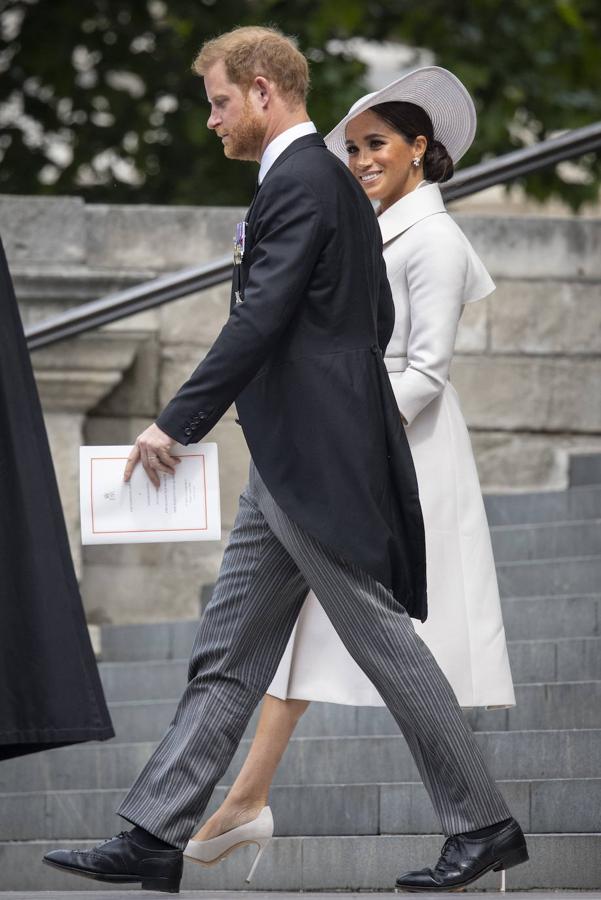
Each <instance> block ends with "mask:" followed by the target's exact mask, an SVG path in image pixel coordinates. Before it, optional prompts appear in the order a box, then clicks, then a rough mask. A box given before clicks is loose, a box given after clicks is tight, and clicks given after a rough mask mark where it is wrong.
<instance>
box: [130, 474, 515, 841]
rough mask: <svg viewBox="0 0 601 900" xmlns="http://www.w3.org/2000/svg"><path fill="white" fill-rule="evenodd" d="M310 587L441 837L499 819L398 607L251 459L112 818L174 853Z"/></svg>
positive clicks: (466, 735) (437, 678)
mask: <svg viewBox="0 0 601 900" xmlns="http://www.w3.org/2000/svg"><path fill="white" fill-rule="evenodd" d="M309 587H311V588H313V590H314V591H315V593H316V594H317V596H318V597H319V599H320V602H321V604H322V605H323V607H324V609H325V611H326V613H327V615H328V616H329V618H330V619H331V621H332V623H333V625H334V627H335V628H336V630H337V631H338V633H339V635H340V637H341V639H342V641H343V642H344V644H345V645H346V647H347V648H348V650H349V652H350V653H351V654H352V656H353V657H354V658H355V659H356V660H357V662H358V664H359V665H360V666H361V668H362V669H363V670H364V671H365V672H366V674H367V676H368V677H369V678H370V679H371V681H372V682H373V683H374V684H375V686H376V688H377V689H378V691H379V692H380V694H381V695H382V697H383V698H384V701H385V702H386V705H387V706H388V709H389V710H390V712H391V713H392V715H393V716H394V718H395V720H396V722H397V723H398V725H399V727H400V729H401V731H402V732H403V735H404V736H405V739H406V740H407V743H408V744H409V748H410V750H411V752H412V754H413V757H414V759H415V762H416V763H417V766H418V768H419V771H420V774H421V776H422V778H423V780H424V783H425V786H426V788H427V790H428V793H429V795H430V798H431V800H432V803H433V804H434V807H435V809H436V812H437V813H438V816H439V818H440V821H441V825H442V828H443V830H444V832H445V833H446V834H456V833H459V832H463V831H471V830H474V829H477V828H482V827H484V826H486V825H491V824H493V823H495V822H499V821H501V820H503V819H507V818H509V816H510V813H509V810H508V808H507V806H506V804H505V801H504V800H503V798H502V796H501V794H500V793H499V791H498V789H497V787H496V786H495V784H494V782H493V781H492V779H491V777H490V775H489V774H488V772H487V770H486V767H485V765H484V762H483V760H482V757H481V755H480V750H479V748H478V746H477V744H476V742H475V739H474V736H473V734H472V732H471V730H470V728H469V726H468V725H467V723H466V721H465V719H464V718H463V714H462V712H461V710H460V708H459V706H458V704H457V701H456V699H455V695H454V693H453V691H452V689H451V687H450V685H449V683H448V682H447V680H446V678H445V677H444V675H443V674H442V672H441V671H440V669H439V667H438V665H437V663H436V661H435V660H434V657H433V656H432V654H431V653H430V651H429V649H428V648H427V647H426V645H425V644H424V643H423V641H422V640H421V639H420V638H419V637H418V636H417V635H416V633H415V630H414V628H413V625H412V624H411V619H410V618H409V616H408V615H407V613H406V612H405V610H404V609H403V608H402V606H401V605H400V604H399V603H398V602H397V601H396V600H395V599H394V598H393V596H392V594H391V593H390V592H389V591H388V590H387V589H386V588H384V587H383V586H382V585H381V584H379V583H378V582H377V581H375V580H374V579H373V578H372V577H371V576H370V575H368V574H366V573H365V572H364V571H363V570H361V569H359V568H358V567H357V566H355V565H353V564H350V563H348V562H346V561H345V560H342V559H341V558H340V557H339V556H337V554H335V553H334V552H332V551H331V550H330V549H329V548H327V547H325V546H324V545H323V544H321V543H320V542H319V541H317V540H315V539H314V538H312V537H311V536H310V535H308V534H307V533H306V532H305V531H304V530H302V529H301V528H300V527H299V526H298V525H296V524H295V523H294V522H292V521H291V519H289V518H288V516H287V515H286V514H285V513H284V512H283V511H282V510H281V509H280V508H279V507H278V506H277V505H276V503H275V502H274V500H273V498H272V497H271V496H270V494H269V493H268V491H267V489H266V487H265V485H264V484H263V482H262V480H261V478H260V477H259V475H258V473H257V471H256V469H255V468H254V466H253V465H252V464H251V470H250V479H249V484H248V486H247V487H246V488H245V490H244V491H243V493H242V495H241V497H240V508H239V510H238V515H237V518H236V522H235V525H234V528H233V530H232V533H231V536H230V540H229V543H228V546H227V548H226V550H225V554H224V557H223V563H222V566H221V571H220V573H219V578H218V580H217V584H216V585H215V590H214V592H213V598H212V600H211V602H210V603H209V604H208V606H207V608H206V610H205V612H204V615H203V617H202V620H201V623H200V627H199V630H198V634H197V637H196V641H195V644H194V648H193V651H192V656H191V659H190V669H189V682H188V686H187V687H186V690H185V691H184V694H183V696H182V699H181V701H180V703H179V706H178V708H177V712H176V714H175V718H174V720H173V722H172V723H171V725H170V727H169V729H168V731H167V733H166V735H165V737H164V738H163V740H162V741H161V743H160V744H159V746H158V748H157V749H156V750H155V752H154V753H153V755H152V756H151V758H150V760H149V761H148V763H147V764H146V766H145V767H144V769H143V770H142V772H141V774H140V776H139V777H138V779H137V780H136V782H135V784H134V785H133V787H132V788H131V790H130V791H129V793H128V794H127V796H126V798H125V800H124V801H123V803H122V804H121V806H120V808H119V810H118V813H119V814H120V815H121V816H123V817H124V818H125V819H127V820H129V821H130V822H133V823H135V824H137V825H140V826H142V827H143V828H145V829H146V830H147V831H150V832H151V833H152V834H154V835H156V836H157V837H159V838H162V839H163V840H165V841H168V842H169V843H170V844H173V845H175V846H178V847H182V848H183V847H185V845H186V843H187V841H188V839H189V837H190V835H191V834H192V833H193V832H194V830H195V827H196V825H197V824H198V822H199V820H200V819H201V816H202V813H203V810H204V809H205V806H206V805H207V803H208V801H209V798H210V796H211V794H212V792H213V789H214V787H215V785H216V784H217V783H218V781H219V779H220V778H221V777H222V776H223V774H224V772H225V770H226V769H227V767H228V765H229V763H230V761H231V758H232V756H233V754H234V752H235V750H236V748H237V746H238V744H239V742H240V739H241V737H242V734H243V732H244V729H245V727H246V725H247V723H248V720H249V719H250V716H251V714H252V712H253V710H254V708H255V707H256V706H257V704H258V703H259V701H260V700H261V698H262V697H263V695H264V693H265V691H266V689H267V688H268V686H269V684H270V683H271V680H272V678H273V676H274V674H275V671H276V669H277V667H278V664H279V661H280V658H281V656H282V654H283V652H284V649H285V647H286V644H287V642H288V638H289V637H290V633H291V631H292V627H293V625H294V622H295V620H296V617H297V615H298V613H299V611H300V608H301V606H302V604H303V601H304V599H305V597H306V595H307V592H308V588H309Z"/></svg>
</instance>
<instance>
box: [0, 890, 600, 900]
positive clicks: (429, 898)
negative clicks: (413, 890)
mask: <svg viewBox="0 0 601 900" xmlns="http://www.w3.org/2000/svg"><path fill="white" fill-rule="evenodd" d="M134 890H135V888H134ZM246 895H248V896H249V897H252V900H299V895H298V893H296V892H291V891H288V892H286V891H181V893H180V894H179V895H178V896H179V897H180V898H181V900H209V898H210V897H215V898H216V900H240V898H244V897H245V896H246ZM131 896H132V891H131V889H130V890H128V891H124V890H111V891H0V900H38V898H39V897H42V898H43V900H130V898H131ZM302 896H303V900H341V898H343V897H344V898H346V900H399V894H395V893H392V892H389V891H380V892H377V893H376V892H374V891H361V892H360V893H353V892H351V891H346V892H342V891H336V892H335V893H327V892H325V891H324V892H323V893H322V892H313V893H311V892H307V891H305V892H303V895H302ZM420 896H421V897H422V898H423V900H440V898H441V897H442V898H443V900H444V898H445V897H449V898H451V897H456V894H453V893H444V894H421V895H420ZM470 897H471V898H472V900H490V892H486V893H484V892H482V891H473V892H470ZM547 897H549V898H552V900H601V891H548V890H547V891H511V900H546V898H547ZM143 900H165V894H161V893H156V892H155V891H145V892H144V896H143Z"/></svg>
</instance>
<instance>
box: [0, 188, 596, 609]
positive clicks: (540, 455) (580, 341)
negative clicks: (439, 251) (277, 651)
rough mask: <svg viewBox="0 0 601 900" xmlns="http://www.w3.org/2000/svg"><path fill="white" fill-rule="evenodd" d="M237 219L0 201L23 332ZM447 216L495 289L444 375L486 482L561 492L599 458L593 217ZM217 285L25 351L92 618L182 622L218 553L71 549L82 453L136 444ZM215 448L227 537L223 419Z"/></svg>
mask: <svg viewBox="0 0 601 900" xmlns="http://www.w3.org/2000/svg"><path fill="white" fill-rule="evenodd" d="M242 213H243V210H240V209H232V208H208V207H204V208H203V207H173V208H167V207H148V206H129V207H128V206H121V207H119V206H105V205H90V206H86V205H85V204H84V203H82V202H81V201H80V200H79V199H78V198H72V197H69V198H52V199H46V198H34V197H11V196H5V197H0V230H1V233H2V239H3V242H4V245H5V249H6V252H7V256H8V259H9V263H10V265H11V271H12V274H13V278H14V281H15V287H16V291H17V297H18V299H19V302H20V307H21V310H22V315H23V319H24V321H25V323H26V324H30V323H33V322H35V321H40V320H43V319H45V318H47V317H48V316H50V315H52V314H55V313H56V312H59V311H61V310H63V309H68V308H71V307H73V306H77V305H78V304H80V303H82V302H85V301H86V300H92V299H96V298H97V297H99V296H102V295H103V294H106V293H108V292H109V291H111V290H115V289H118V288H120V287H124V286H127V285H130V284H136V283H138V282H140V281H143V280H145V279H148V278H152V277H153V276H155V275H159V274H162V273H164V272H166V271H172V270H175V269H179V268H183V267H186V266H189V265H196V264H198V263H202V262H205V261H206V262H208V261H210V260H212V259H214V258H216V257H220V256H223V255H224V254H226V253H228V252H229V249H230V248H231V237H232V229H233V225H234V223H235V222H236V221H237V220H238V219H239V218H240V216H241V215H242ZM457 218H458V221H459V222H460V224H461V226H462V227H463V228H464V230H465V232H466V233H467V235H468V236H469V238H470V239H471V240H472V242H473V243H474V245H475V247H476V249H477V250H478V252H479V253H480V254H481V256H482V258H483V259H484V261H485V262H486V264H487V265H488V267H489V269H490V271H491V273H492V275H493V277H494V279H495V281H496V282H497V286H498V287H497V291H496V293H495V294H494V295H493V296H492V297H490V298H488V299H486V300H484V301H481V302H479V303H475V304H472V305H469V306H467V307H466V308H465V312H464V315H463V317H462V321H461V324H460V330H459V336H458V342H457V355H456V358H455V361H454V363H453V368H452V373H451V377H452V380H453V383H454V385H455V386H456V388H457V390H458V392H459V395H460V397H461V401H462V404H463V408H464V411H465V414H466V418H467V421H468V424H469V426H470V430H471V434H472V439H473V443H474V447H475V451H476V457H477V462H478V467H479V471H480V476H481V480H482V483H483V487H484V488H485V489H488V490H505V491H506V490H509V491H513V490H523V489H525V488H530V487H536V488H540V487H543V488H545V487H548V488H552V487H561V486H563V485H564V484H565V480H566V472H567V453H568V451H569V450H579V449H582V450H590V449H596V450H599V449H601V327H600V325H601V221H599V220H595V219H592V220H590V219H589V220H578V219H576V218H573V219H572V218H562V219H550V218H548V217H545V218H536V217H531V216H529V217H513V218H511V217H503V218H500V217H483V216H474V215H467V214H462V215H461V216H458V217H457ZM228 302H229V290H228V288H227V287H226V286H223V287H218V288H213V289H211V290H208V291H206V292H204V293H202V294H198V295H194V296H191V297H188V298H185V299H182V300H179V301H176V302H174V303H171V304H169V305H167V306H164V307H162V308H159V309H157V310H153V311H150V312H146V313H142V314H139V315H136V316H133V317H131V318H130V319H125V320H123V321H121V322H116V323H114V324H113V325H111V326H109V327H107V328H103V329H101V330H99V331H97V332H95V333H94V334H92V335H86V336H82V337H80V338H77V339H72V340H69V341H64V342H62V343H60V344H57V345H55V346H53V347H51V348H48V349H45V350H40V351H36V352H34V354H33V361H34V367H35V371H36V378H37V380H38V385H39V388H40V393H41V396H42V402H43V405H44V410H45V415H46V421H47V426H48V431H49V436H50V441H51V445H52V448H53V454H54V460H55V466H56V469H57V474H58V478H59V484H60V487H61V492H62V496H63V502H64V506H65V512H66V517H67V522H68V526H69V531H70V536H71V543H72V548H73V553H74V558H75V560H76V564H77V566H78V570H79V573H80V579H81V585H82V592H83V596H84V602H85V605H86V608H87V613H88V617H89V620H90V621H91V622H104V621H142V620H149V619H165V618H177V617H185V616H194V615H195V614H196V611H197V607H198V596H199V589H200V586H201V585H202V584H203V583H208V582H212V581H213V580H214V577H215V574H216V571H217V566H218V562H219V559H220V556H221V552H222V545H218V544H202V543H199V544H159V545H138V546H127V547H118V546H104V547H87V548H84V551H83V554H81V548H80V544H79V537H78V513H77V509H78V497H77V459H78V446H79V443H80V442H85V443H94V444H102V443H106V444H115V443H117V444H121V443H130V442H132V441H133V440H134V439H135V437H136V435H137V434H138V433H139V432H140V431H141V430H142V429H143V428H145V427H146V425H147V424H149V423H150V422H151V421H152V420H153V418H154V417H155V415H156V414H157V412H158V411H159V410H160V408H161V407H162V405H163V404H164V403H165V402H167V400H168V399H169V398H170V397H171V396H172V394H173V393H174V391H175V390H176V389H177V388H178V387H179V385H180V384H181V383H182V382H183V381H184V380H185V379H186V377H187V376H188V374H189V373H190V371H191V370H192V369H193V368H194V367H195V366H196V364H197V362H198V360H199V359H200V358H202V356H203V355H204V353H205V352H206V351H207V349H208V348H209V347H210V345H211V343H212V341H213V339H214V338H215V336H216V334H217V333H218V331H219V329H220V327H221V325H222V323H223V321H224V320H225V318H226V316H227V310H228ZM207 440H216V441H217V442H218V444H219V452H220V469H221V481H222V510H223V525H224V530H225V532H227V531H228V530H229V528H230V527H231V524H232V521H233V516H234V512H235V508H236V503H237V497H238V494H239V491H240V489H241V487H242V486H243V484H244V480H245V477H246V471H247V466H248V454H247V451H246V447H245V445H244V441H243V438H242V433H241V430H240V428H239V427H238V426H236V425H235V423H234V416H233V413H232V411H230V412H229V413H228V414H226V416H225V417H224V419H223V420H222V421H221V422H220V423H219V424H218V426H217V427H216V428H215V429H214V430H213V432H211V434H210V435H208V436H207Z"/></svg>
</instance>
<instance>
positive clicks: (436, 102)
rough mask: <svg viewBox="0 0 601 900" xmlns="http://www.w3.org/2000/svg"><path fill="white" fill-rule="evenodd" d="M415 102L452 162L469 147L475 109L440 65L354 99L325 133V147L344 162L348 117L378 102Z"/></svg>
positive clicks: (454, 162)
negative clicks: (428, 118) (354, 101)
mask: <svg viewBox="0 0 601 900" xmlns="http://www.w3.org/2000/svg"><path fill="white" fill-rule="evenodd" d="M391 101H396V102H404V103H415V104H416V105H417V106H421V108H422V109H423V110H424V111H425V112H427V113H428V115H429V117H430V120H431V121H432V126H433V129H434V139H435V140H437V141H440V142H441V144H444V146H445V147H446V149H447V152H448V154H449V156H450V157H451V159H452V160H453V164H454V165H457V163H458V162H459V160H460V159H461V157H462V156H463V155H464V154H465V153H466V152H467V150H468V149H469V148H470V146H471V144H472V141H473V140H474V135H475V134H476V108H475V106H474V101H473V100H472V98H471V97H470V95H469V93H468V91H467V89H466V88H465V86H464V85H463V84H462V83H461V81H459V79H458V78H457V77H456V76H455V75H453V73H452V72H449V71H448V69H442V68H440V66H424V67H423V68H421V69H415V70H414V71H413V72H408V73H407V74H406V75H403V77H402V78H398V79H397V80H396V81H393V82H392V83H391V84H389V85H387V86H386V87H384V88H382V89H381V90H379V91H374V93H372V94H367V95H366V96H365V97H362V98H361V99H360V100H358V101H357V102H356V103H355V104H354V105H353V106H352V107H351V109H350V110H349V112H348V113H347V115H346V116H345V117H344V119H342V120H341V121H340V122H339V123H338V125H336V127H335V128H333V129H332V130H331V131H330V133H329V134H328V135H327V136H326V138H325V142H326V145H327V147H328V149H329V150H331V151H332V153H335V154H336V156H338V157H339V158H340V159H341V160H342V161H343V162H345V163H347V164H348V153H347V151H346V134H345V132H346V126H347V125H348V123H349V122H350V121H351V119H354V118H356V116H358V115H360V114H361V113H363V112H365V111H366V110H368V109H371V107H372V106H376V105H377V104H378V103H389V102H391Z"/></svg>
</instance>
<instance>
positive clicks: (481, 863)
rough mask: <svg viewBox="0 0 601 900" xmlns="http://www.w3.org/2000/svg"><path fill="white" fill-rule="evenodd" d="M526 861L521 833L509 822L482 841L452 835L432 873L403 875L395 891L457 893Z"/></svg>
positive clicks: (461, 835) (462, 835)
mask: <svg viewBox="0 0 601 900" xmlns="http://www.w3.org/2000/svg"><path fill="white" fill-rule="evenodd" d="M527 859H528V850H527V848H526V840H525V838H524V834H523V832H522V829H521V828H520V826H519V825H518V823H517V822H516V821H515V819H510V820H509V821H508V822H505V823H503V824H501V825H499V829H498V831H495V832H494V833H493V834H491V835H489V836H488V837H485V838H474V837H470V836H469V834H455V835H453V836H452V837H450V838H448V839H447V840H446V841H445V843H444V846H443V848H442V853H441V855H440V859H439V860H438V862H437V863H436V865H435V866H434V868H433V869H420V871H419V872H406V873H405V874H404V875H401V876H399V878H397V880H396V890H397V891H415V892H418V891H431V892H432V893H435V892H436V891H456V890H461V888H463V887H466V886H467V885H468V884H471V883H472V882H473V881H476V880H477V879H478V878H480V876H481V875H485V874H486V872H490V870H491V869H493V870H494V871H495V872H500V871H501V869H511V868H512V866H519V864H520V863H523V862H526V860H527Z"/></svg>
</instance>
